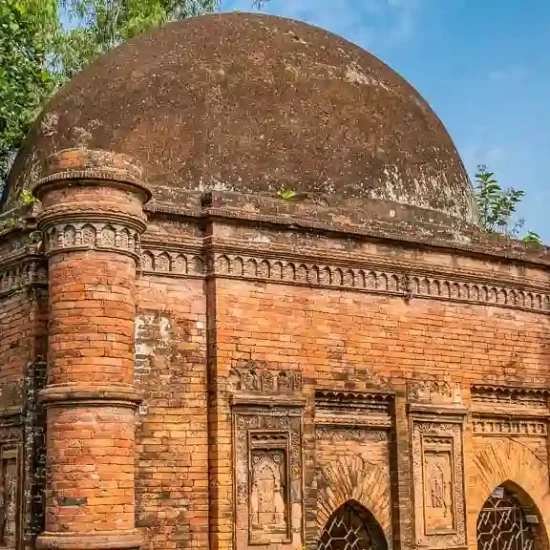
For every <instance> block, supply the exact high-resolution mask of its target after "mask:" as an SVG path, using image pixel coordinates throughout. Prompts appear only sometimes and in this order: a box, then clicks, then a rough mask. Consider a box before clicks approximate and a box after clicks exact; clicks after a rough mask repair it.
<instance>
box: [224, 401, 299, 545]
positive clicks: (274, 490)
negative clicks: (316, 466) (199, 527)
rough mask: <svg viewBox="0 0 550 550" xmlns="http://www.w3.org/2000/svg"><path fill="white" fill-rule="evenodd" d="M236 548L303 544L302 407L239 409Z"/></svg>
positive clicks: (236, 419) (235, 422) (236, 422)
mask: <svg viewBox="0 0 550 550" xmlns="http://www.w3.org/2000/svg"><path fill="white" fill-rule="evenodd" d="M233 427H234V438H235V443H236V444H235V456H234V461H235V469H234V471H235V478H236V479H235V510H236V518H235V519H236V522H235V524H236V526H237V532H236V537H235V543H236V548H237V549H241V548H246V547H248V546H256V545H267V544H279V545H287V544H288V545H292V546H293V547H295V546H296V545H299V544H300V543H301V540H302V517H303V512H302V453H301V448H302V445H301V437H302V435H301V432H302V429H301V409H300V408H298V407H296V408H285V407H282V406H281V407H277V408H267V407H262V406H253V407H251V406H246V407H241V406H237V407H235V408H234V413H233Z"/></svg>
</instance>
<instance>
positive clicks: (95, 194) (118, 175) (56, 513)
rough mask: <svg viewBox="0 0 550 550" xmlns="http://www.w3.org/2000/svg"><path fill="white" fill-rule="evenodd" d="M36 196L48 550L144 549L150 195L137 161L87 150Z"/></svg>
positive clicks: (57, 165) (63, 161)
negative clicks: (42, 265)
mask: <svg viewBox="0 0 550 550" xmlns="http://www.w3.org/2000/svg"><path fill="white" fill-rule="evenodd" d="M34 191H35V194H36V196H37V197H38V198H39V199H41V201H42V207H43V209H42V212H41V214H40V217H39V220H38V224H39V228H40V229H41V230H42V232H43V234H44V240H45V249H46V254H47V256H48V266H49V281H50V286H49V296H50V326H49V358H48V382H47V386H46V388H45V389H44V390H43V391H42V393H41V400H42V402H43V403H44V406H45V407H46V410H47V470H48V485H47V494H46V518H45V531H44V532H43V533H42V534H41V536H40V537H39V538H38V547H39V548H42V549H45V548H50V549H54V548H56V549H67V550H81V549H89V550H92V549H97V550H100V549H106V548H111V549H123V548H136V547H139V546H140V542H141V541H140V536H139V533H138V531H137V530H136V529H135V523H134V512H135V510H134V508H135V495H134V492H135V487H134V413H135V408H136V406H137V404H138V403H139V395H138V393H137V392H136V390H135V388H134V384H133V359H134V357H133V355H134V319H135V296H134V286H135V278H136V263H137V261H138V259H139V255H138V253H139V242H140V235H141V233H142V232H143V231H144V230H145V215H144V213H143V204H144V203H145V202H146V201H147V200H148V199H149V192H148V191H147V190H146V188H145V187H144V186H143V185H142V184H141V171H140V170H139V169H138V168H137V167H136V166H135V165H133V164H132V163H131V162H129V161H128V159H127V158H125V157H124V156H121V155H115V154H112V153H108V152H105V151H97V150H85V149H72V150H66V151H62V152H60V153H57V154H55V155H53V156H52V157H50V159H49V161H48V164H47V173H46V174H45V175H44V177H43V178H42V179H41V180H40V182H39V183H38V184H37V186H36V187H35V190H34Z"/></svg>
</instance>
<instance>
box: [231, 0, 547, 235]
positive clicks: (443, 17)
mask: <svg viewBox="0 0 550 550" xmlns="http://www.w3.org/2000/svg"><path fill="white" fill-rule="evenodd" d="M221 10H222V11H233V10H241V11H257V10H254V9H253V8H252V0H222V4H221ZM260 11H263V12H265V13H271V14H274V15H281V16H286V17H291V18H294V19H298V20H301V21H306V22H308V23H311V24H314V25H317V26H320V27H323V28H325V29H327V30H330V31H332V32H334V33H336V34H339V35H340V36H343V37H344V38H347V39H348V40H350V41H352V42H354V43H356V44H358V45H359V46H361V47H363V48H364V49H366V50H368V51H370V52H371V53H373V54H374V55H376V56H377V57H379V58H380V59H382V61H384V62H385V63H387V64H388V65H389V66H390V67H392V68H393V69H394V70H396V71H397V72H398V73H400V74H401V75H402V76H403V77H404V78H405V79H407V80H408V81H409V82H410V83H411V84H412V85H413V86H414V87H415V88H416V89H417V90H418V91H419V92H420V94H421V95H422V96H423V97H424V98H425V99H426V100H427V101H428V102H429V103H430V104H431V106H432V108H433V109H434V111H435V112H436V113H437V115H438V116H439V117H440V118H441V120H442V121H443V123H444V124H445V125H446V127H447V130H448V131H449V133H450V134H451V137H452V138H453V140H454V142H455V144H456V146H457V148H458V150H459V152H460V154H461V156H462V159H463V161H464V164H465V166H466V168H467V169H468V171H469V173H470V174H471V175H472V176H473V174H475V172H476V167H477V166H478V165H479V164H486V165H487V166H488V167H489V168H490V170H491V171H494V172H495V175H496V177H497V179H498V181H499V183H500V184H501V185H502V186H504V187H515V188H516V189H523V190H524V191H525V193H526V195H525V199H524V201H523V204H522V205H521V207H520V211H519V216H520V217H522V218H524V219H525V228H524V229H525V230H532V231H536V232H537V233H539V234H540V235H541V237H542V239H543V241H545V242H546V243H550V0H269V2H267V3H266V4H264V7H263V8H262V9H261V10H260Z"/></svg>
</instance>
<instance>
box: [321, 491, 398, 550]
mask: <svg viewBox="0 0 550 550" xmlns="http://www.w3.org/2000/svg"><path fill="white" fill-rule="evenodd" d="M387 549H388V544H387V542H386V537H385V536H384V531H383V530H382V527H380V524H379V523H378V522H377V521H376V518H375V517H374V516H373V515H372V514H371V513H370V512H369V511H368V510H367V509H366V508H365V507H364V506H361V505H360V504H359V503H358V502H354V501H348V502H346V503H344V504H343V505H342V506H340V508H338V509H337V510H336V511H335V512H334V513H333V514H332V515H331V516H330V518H329V519H328V521H327V523H326V525H325V527H324V528H323V530H322V532H321V536H320V537H319V542H318V544H317V550H387Z"/></svg>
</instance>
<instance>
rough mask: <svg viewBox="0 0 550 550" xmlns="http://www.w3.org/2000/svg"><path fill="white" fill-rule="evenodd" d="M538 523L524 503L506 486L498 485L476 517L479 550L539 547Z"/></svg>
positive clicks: (530, 548)
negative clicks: (537, 541) (529, 518)
mask: <svg viewBox="0 0 550 550" xmlns="http://www.w3.org/2000/svg"><path fill="white" fill-rule="evenodd" d="M535 527H536V523H530V522H528V520H527V515H526V513H525V510H524V508H523V506H522V505H521V503H520V501H519V500H518V499H517V497H516V496H515V495H514V494H513V493H512V491H510V490H509V489H508V488H507V487H504V486H500V487H497V488H496V489H495V490H494V491H493V493H492V494H491V496H490V497H489V498H488V499H487V500H486V501H485V504H484V505H483V507H482V508H481V511H480V512H479V516H478V518H477V548H478V550H539V549H538V548H537V544H536V539H537V536H536V531H535Z"/></svg>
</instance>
